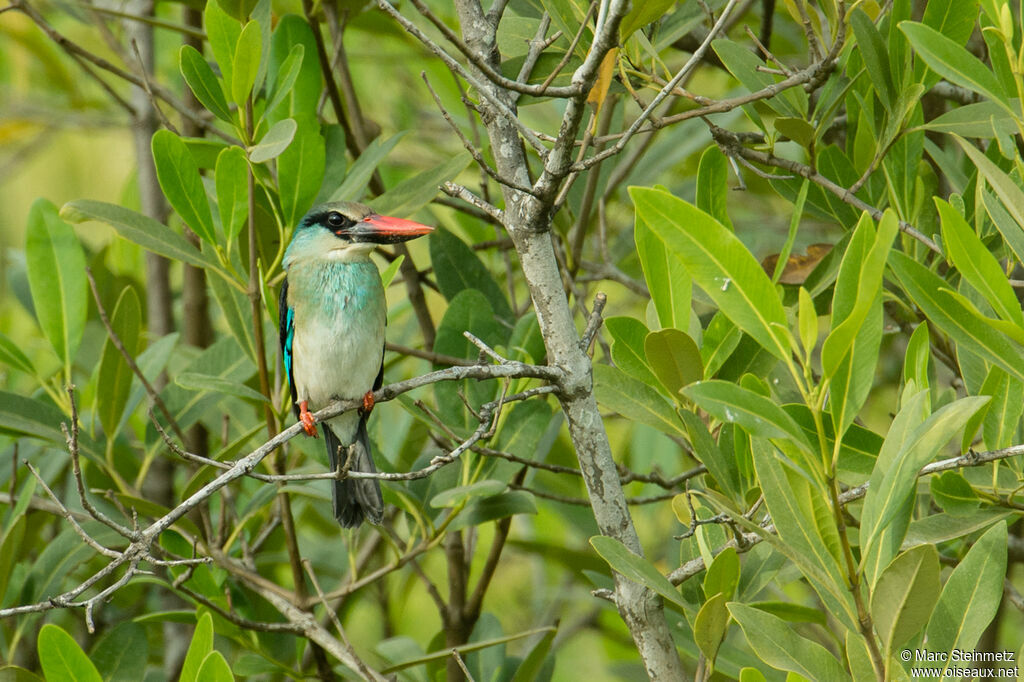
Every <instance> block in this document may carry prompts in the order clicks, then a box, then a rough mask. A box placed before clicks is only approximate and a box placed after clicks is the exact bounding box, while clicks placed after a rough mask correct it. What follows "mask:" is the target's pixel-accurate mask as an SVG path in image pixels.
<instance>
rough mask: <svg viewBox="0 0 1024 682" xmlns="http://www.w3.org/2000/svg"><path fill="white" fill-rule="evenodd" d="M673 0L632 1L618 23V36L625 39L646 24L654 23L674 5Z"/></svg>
mask: <svg viewBox="0 0 1024 682" xmlns="http://www.w3.org/2000/svg"><path fill="white" fill-rule="evenodd" d="M675 4H676V3H675V0H648V2H637V3H634V4H633V6H632V7H631V8H630V10H629V12H627V13H626V16H624V17H623V18H622V23H621V24H619V37H620V40H621V41H623V42H624V41H625V40H626V38H628V37H630V36H631V35H633V34H634V33H636V32H637V31H638V30H640V29H641V28H643V27H644V26H646V25H647V24H651V23H654V22H655V21H657V20H659V19H661V18H662V16H664V15H665V13H666V12H667V11H668V10H669V9H671V8H672V6H673V5H675Z"/></svg>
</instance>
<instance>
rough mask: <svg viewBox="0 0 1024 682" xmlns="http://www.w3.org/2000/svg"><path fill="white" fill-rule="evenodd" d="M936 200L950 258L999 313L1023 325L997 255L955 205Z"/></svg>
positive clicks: (1016, 302)
mask: <svg viewBox="0 0 1024 682" xmlns="http://www.w3.org/2000/svg"><path fill="white" fill-rule="evenodd" d="M933 200H934V201H935V206H936V207H937V208H938V210H939V216H940V217H941V219H942V243H943V245H944V246H945V247H946V252H947V255H948V256H949V260H950V262H951V263H952V264H953V265H955V266H956V269H957V270H959V271H960V274H961V275H962V276H963V278H964V279H965V280H967V282H968V283H969V284H970V285H971V286H972V287H974V288H975V289H977V290H978V292H979V293H981V295H982V296H984V297H985V300H986V301H988V303H989V305H991V306H992V309H993V310H995V311H996V313H997V314H998V315H999V317H1001V318H1003V319H1004V320H1006V321H1008V322H1013V323H1015V324H1017V325H1024V315H1022V314H1021V309H1020V302H1019V301H1018V300H1017V295H1016V294H1015V293H1014V291H1013V287H1011V286H1010V282H1009V281H1008V280H1007V279H1006V272H1005V271H1004V270H1003V268H1002V266H1000V265H999V262H998V261H997V260H996V259H995V256H993V255H992V253H991V252H990V251H989V250H988V249H987V248H986V247H985V245H984V244H983V243H982V241H981V239H980V238H979V237H978V235H977V234H975V232H974V230H972V229H971V226H970V225H968V224H967V221H966V220H964V219H963V217H962V216H961V215H960V213H959V212H958V211H957V210H956V209H955V208H953V207H952V206H950V205H949V204H948V203H946V202H945V201H943V200H942V199H939V198H938V197H933Z"/></svg>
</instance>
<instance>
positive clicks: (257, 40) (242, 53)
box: [231, 17, 263, 107]
mask: <svg viewBox="0 0 1024 682" xmlns="http://www.w3.org/2000/svg"><path fill="white" fill-rule="evenodd" d="M236 18H238V17H236ZM262 42H263V38H262V36H261V34H260V25H259V23H257V22H255V21H249V22H248V23H246V24H245V26H244V27H242V32H241V34H240V35H239V36H238V43H237V44H236V45H235V53H234V56H233V57H232V59H231V99H232V100H233V101H234V103H235V104H237V105H238V106H239V107H244V106H245V101H246V100H247V99H248V98H249V93H251V92H252V86H253V84H255V82H256V74H257V73H258V72H259V68H260V53H261V52H262V47H263V45H262Z"/></svg>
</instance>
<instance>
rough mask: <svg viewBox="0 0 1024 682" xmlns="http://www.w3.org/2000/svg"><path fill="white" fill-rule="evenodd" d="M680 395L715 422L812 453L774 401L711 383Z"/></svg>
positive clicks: (725, 383)
mask: <svg viewBox="0 0 1024 682" xmlns="http://www.w3.org/2000/svg"><path fill="white" fill-rule="evenodd" d="M682 393H683V395H685V396H686V397H687V398H689V399H690V400H692V401H693V402H695V403H696V404H697V405H699V406H700V407H701V409H703V410H706V411H707V412H708V413H709V414H712V415H714V416H715V417H717V418H718V419H720V420H722V421H724V422H729V423H733V424H739V425H740V426H742V427H743V428H744V429H745V430H746V431H747V432H748V433H749V434H750V435H752V436H761V437H763V438H781V439H785V440H791V441H792V442H793V443H795V444H796V445H797V447H799V448H800V449H801V450H803V451H804V452H808V453H809V452H811V449H810V445H809V444H808V443H807V440H806V439H805V438H804V433H803V430H802V429H801V428H800V427H799V426H797V424H796V422H794V421H793V419H792V417H790V416H789V415H788V414H786V412H785V411H784V410H783V409H782V408H781V407H779V406H778V405H776V404H775V403H774V402H773V401H771V400H769V399H768V398H765V397H764V396H762V395H758V394H757V393H754V392H753V391H750V390H748V389H746V388H742V387H741V386H738V385H737V384H734V383H732V382H728V381H720V380H718V379H712V380H710V381H700V382H697V383H695V384H691V385H689V386H687V387H686V388H684V389H683V391H682Z"/></svg>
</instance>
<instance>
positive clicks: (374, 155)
mask: <svg viewBox="0 0 1024 682" xmlns="http://www.w3.org/2000/svg"><path fill="white" fill-rule="evenodd" d="M408 132H409V131H407V130H403V131H402V132H399V133H395V134H394V135H392V136H391V137H389V138H388V139H387V140H381V138H379V137H378V138H377V139H375V140H374V141H373V142H371V143H370V144H369V145H367V147H366V149H364V150H363V153H362V154H360V155H359V158H358V159H356V160H355V163H353V164H352V167H351V168H349V169H348V173H346V174H345V181H344V182H342V183H341V187H339V188H338V189H336V190H334V192H333V193H332V194H331V196H330V201H358V200H359V199H360V198H361V197H362V194H363V190H364V189H365V188H366V183H367V182H369V181H370V177H371V176H372V175H373V171H375V170H376V169H377V166H379V165H380V162H381V161H383V160H384V157H386V156H387V155H388V154H389V153H390V152H391V150H392V149H394V148H395V145H396V144H398V142H399V141H400V140H401V139H402V138H403V137H405V136H406V134H407V133H408Z"/></svg>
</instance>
